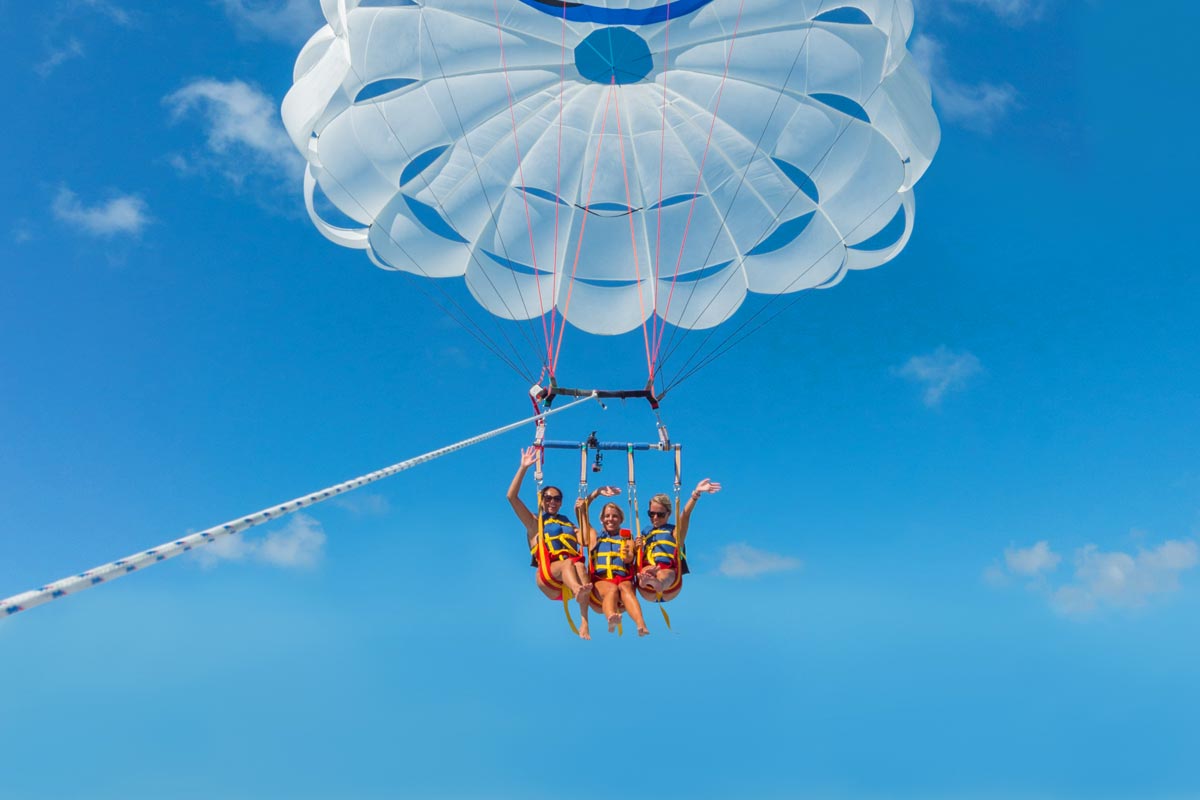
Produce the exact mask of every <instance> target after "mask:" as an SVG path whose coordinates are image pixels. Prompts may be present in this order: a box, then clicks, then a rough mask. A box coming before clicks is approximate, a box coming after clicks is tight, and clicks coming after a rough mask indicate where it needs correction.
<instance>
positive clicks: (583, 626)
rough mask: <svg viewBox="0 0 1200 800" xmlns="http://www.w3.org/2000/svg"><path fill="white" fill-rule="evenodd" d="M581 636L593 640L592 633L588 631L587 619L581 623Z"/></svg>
mask: <svg viewBox="0 0 1200 800" xmlns="http://www.w3.org/2000/svg"><path fill="white" fill-rule="evenodd" d="M579 638H580V639H584V640H586V641H589V642H590V641H591V640H592V634H591V633H589V632H588V623H587V620H586V619H585V620H583V621H582V622H580V623H579Z"/></svg>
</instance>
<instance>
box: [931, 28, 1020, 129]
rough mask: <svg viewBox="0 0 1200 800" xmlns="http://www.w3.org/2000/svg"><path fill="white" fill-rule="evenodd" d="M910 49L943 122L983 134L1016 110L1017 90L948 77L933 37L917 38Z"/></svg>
mask: <svg viewBox="0 0 1200 800" xmlns="http://www.w3.org/2000/svg"><path fill="white" fill-rule="evenodd" d="M911 50H912V54H913V58H915V59H916V60H917V63H918V64H919V65H920V67H921V70H922V71H923V72H924V73H925V75H926V77H928V78H929V83H930V86H931V87H932V88H933V96H934V98H935V99H936V100H937V104H938V109H939V110H940V111H941V112H942V118H943V119H945V120H946V121H948V122H954V123H957V124H959V125H961V126H962V127H964V128H966V129H968V130H973V131H976V132H977V133H985V134H987V133H991V132H992V130H993V129H994V128H995V127H996V125H997V123H999V122H1000V120H1002V119H1003V118H1004V117H1006V116H1008V115H1009V113H1010V112H1012V111H1013V110H1014V109H1015V108H1017V106H1018V95H1017V90H1016V89H1014V88H1013V87H1012V85H1010V84H1008V83H986V82H984V83H975V84H969V83H963V82H961V81H958V80H955V79H954V78H953V77H951V75H950V70H949V67H948V66H947V64H946V58H945V54H944V48H943V46H942V43H941V42H939V41H938V40H936V39H934V38H933V37H931V36H927V35H924V34H922V35H919V36H917V37H916V38H915V39H914V40H913V43H912V48H911Z"/></svg>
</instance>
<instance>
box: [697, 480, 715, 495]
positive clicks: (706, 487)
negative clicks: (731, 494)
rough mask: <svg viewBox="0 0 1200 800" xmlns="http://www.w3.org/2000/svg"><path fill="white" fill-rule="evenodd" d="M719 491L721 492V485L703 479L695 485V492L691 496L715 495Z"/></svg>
mask: <svg viewBox="0 0 1200 800" xmlns="http://www.w3.org/2000/svg"><path fill="white" fill-rule="evenodd" d="M719 491H721V484H719V483H717V482H716V481H712V480H709V479H708V478H705V479H704V480H702V481H700V482H699V483H697V484H696V490H695V491H694V492H692V494H702V493H706V494H716V493H717V492H719Z"/></svg>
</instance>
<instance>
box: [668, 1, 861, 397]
mask: <svg viewBox="0 0 1200 800" xmlns="http://www.w3.org/2000/svg"><path fill="white" fill-rule="evenodd" d="M824 5H825V0H821V2H820V3H819V4H818V5H817V10H816V11H815V12H813V16H814V17H816V16H820V14H821V8H822V7H823V6H824ZM811 34H812V26H811V25H810V26H808V27H807V28H806V29H805V30H804V38H803V39H802V40H801V42H800V46H799V47H798V48H796V57H795V58H793V59H792V64H791V66H790V67H788V72H787V76H786V77H785V78H784V79H783V84H782V85H783V86H787V85H788V84H789V83H790V82H791V80H792V73H793V72H795V70H796V65H797V64H799V63H800V56H802V55H803V54H804V51H805V48H806V47H808V40H809V37H810V36H811ZM782 101H783V92H780V93H779V94H777V95H776V96H775V104H774V105H773V106H772V107H771V113H770V114H769V115H767V124H766V125H763V127H762V130H761V131H760V132H759V134H758V139H757V141H755V143H754V150H753V151H752V152H751V154H750V159H749V160H748V161H747V162H746V168H745V169H743V170H742V174H741V176H739V178H738V185H737V187H736V188H735V189H734V192H733V196H732V197H731V198H730V200H729V204H728V205H727V206H725V212H724V213H723V214H722V215H721V218H722V219H724V218H725V217H727V216H729V212H730V211H731V210H732V209H733V204H734V203H735V202H737V198H738V195H739V194H740V193H741V190H742V186H743V185H745V182H746V175H747V174H749V172H750V166H751V165H752V164H753V163H754V157H755V156H756V155H758V152H759V150H761V149H762V141H763V138H764V137H765V136H766V135H767V130H768V129H769V128H770V127H771V121H772V120H773V119H775V112H776V111H778V110H779V104H780V103H781V102H782ZM843 132H844V129H843ZM840 135H841V134H840V133H839V137H838V138H840ZM836 143H837V139H836V138H835V139H834V144H836ZM832 147H833V145H832V144H831V145H830V147H829V148H828V149H826V151H825V152H824V153H823V154H822V155H821V157H820V158H819V159H818V160H817V163H818V165H819V164H820V163H821V162H822V161H823V160H824V159H825V157H826V156H827V155H828V154H829V152H830V150H831V149H832ZM798 191H799V189H796V190H793V192H792V194H791V197H789V198H788V202H787V203H784V204H782V205H781V206H780V208H787V205H788V203H790V202H791V200H792V198H793V197H795V196H796V193H797V192H798ZM781 213H782V212H781ZM778 219H779V215H778V214H776V216H775V220H772V221H771V223H770V224H769V225H768V226H767V228H766V230H768V231H769V230H770V229H771V226H772V225H774V224H775V221H776V220H778ZM719 240H720V231H717V232H715V233H714V234H713V240H712V243H711V244H709V246H708V253H707V254H705V256H704V262H703V263H705V264H707V263H708V259H709V258H711V257H712V254H713V251H714V250H715V249H716V247H717V242H718V241H719ZM736 274H737V273H736V272H735V271H730V273H729V275H728V276H727V277H726V278H725V281H724V283H722V284H721V287H720V289H718V290H717V292H715V293H714V294H713V296H712V298H710V299H709V301H708V303H707V304H705V306H704V308H702V309H701V310H700V314H701V315H703V314H704V312H705V311H707V310H708V309H709V308H710V307H711V306H712V304H713V303H714V302H715V301H716V299H717V297H719V296H720V295H721V291H722V290H724V288H725V287H726V286H728V285H729V282H730V281H731V280H732V279H733V276H734V275H736ZM696 287H697V284H693V285H692V288H691V291H690V292H688V298H687V300H686V301H685V302H684V304H683V311H681V312H680V314H681V315H682V314H686V313H687V309H688V307H689V306H690V305H691V304H692V298H693V297H695V295H696ZM663 327H664V328H665V327H666V321H665V320H664V321H663ZM676 335H678V336H679V342H678V344H676V343H675V337H676ZM686 336H687V333H686V332H683V333H680V332H679V331H678V330H676V331H673V332H672V335H671V338H670V339H669V340H668V341H667V354H666V355H665V356H663V359H662V360H663V361H664V362H665V361H666V360H667V359H669V358H670V357H671V356H672V355H673V354H674V353H675V351H676V350H677V349H678V347H679V346H681V345H682V344H683V339H684V338H686ZM711 336H712V331H709V335H708V336H706V337H705V339H704V340H703V341H701V343H700V346H699V347H698V348H697V351H699V350H700V349H702V348H703V347H704V345H705V343H706V342H707V341H708V339H709V338H711ZM689 360H690V359H689ZM685 367H686V364H685ZM680 371H681V372H682V369H681V370H680ZM676 374H678V373H676ZM671 385H675V384H671ZM665 391H666V390H665V389H664V393H665Z"/></svg>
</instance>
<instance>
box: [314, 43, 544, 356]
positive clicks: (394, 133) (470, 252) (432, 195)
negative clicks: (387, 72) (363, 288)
mask: <svg viewBox="0 0 1200 800" xmlns="http://www.w3.org/2000/svg"><path fill="white" fill-rule="evenodd" d="M425 32H426V36H427V37H428V39H429V46H430V49H431V51H432V52H433V55H434V58H435V59H437V62H438V69H439V70H441V73H442V75H443V76H444V75H445V69H444V68H443V67H442V62H441V58H440V56H439V54H438V49H437V44H436V42H435V41H434V39H433V35H432V34H430V33H429V31H428V28H426V31H425ZM348 65H349V67H350V70H351V72H353V73H354V76H355V77H356V78H358V80H359V81H360V82H362V83H366V81H365V80H364V79H363V76H362V75H361V74H360V73H359V72H358V70H356V69H355V68H354V65H353V63H352V62H348ZM445 89H446V96H447V97H448V98H449V99H450V106H451V107H452V108H453V109H454V113H455V117H456V118H457V119H458V124H459V128H460V129H463V130H465V128H464V127H463V124H462V117H461V115H459V113H458V104H457V103H456V102H455V101H454V95H453V94H452V93H451V91H450V84H449V82H446V83H445ZM373 105H374V104H373ZM375 109H376V113H377V114H378V115H379V118H380V119H381V120H382V121H383V124H384V125H385V126H386V127H387V129H388V130H389V131H390V132H391V134H392V136H393V137H395V140H396V143H397V144H398V145H399V146H400V150H401V152H403V153H404V155H405V157H406V158H410V159H411V155H410V154H409V152H408V149H407V148H406V147H404V144H403V140H402V138H401V137H400V135H399V133H398V132H397V131H396V129H395V127H393V126H392V123H391V121H390V120H389V119H388V118H387V115H386V114H385V113H384V112H383V109H382V108H380V107H379V106H375ZM463 142H464V145H465V147H466V149H467V152H468V153H469V154H470V156H471V162H472V166H473V167H474V169H475V175H476V177H477V178H478V179H479V185H480V189H482V191H483V197H484V200H485V202H486V203H487V206H488V212H489V214H490V215H491V216H492V218H493V219H495V217H496V211H495V207H494V206H493V205H492V201H491V197H489V196H488V193H487V187H486V185H485V184H484V181H483V177H482V176H481V175H480V173H479V165H478V162H477V161H476V159H475V153H474V151H472V149H471V145H470V142H469V141H468V140H467V139H466V138H465V137H464V139H463ZM325 174H327V175H329V177H331V178H332V179H333V180H334V182H335V183H337V184H338V186H339V187H340V188H341V189H342V191H343V192H344V193H345V194H346V196H347V197H349V198H350V199H351V200H352V201H353V202H354V204H355V205H357V206H358V207H359V208H360V209H362V212H363V214H364V215H365V216H367V217H368V218H370V219H371V220H372V222H374V221H375V218H374V216H373V215H372V214H371V213H370V212H369V211H368V210H367V209H366V207H365V206H364V205H363V203H362V202H360V201H359V200H358V199H357V198H355V197H354V195H353V194H351V193H350V192H349V191H347V189H346V186H345V185H344V184H343V183H342V182H341V181H340V180H338V178H337V176H336V175H333V174H332V173H330V172H328V170H327V169H326V172H325ZM420 179H421V181H422V182H423V183H424V184H425V189H426V190H427V191H428V192H429V196H430V198H431V199H432V200H433V202H434V205H435V206H436V207H437V208H438V210H439V211H441V212H442V214H443V215H445V216H448V215H447V213H446V207H445V205H444V204H443V203H442V201H441V199H440V198H438V196H437V193H436V192H434V190H433V186H431V185H430V183H429V180H428V178H426V177H425V176H424V174H422V175H420ZM385 234H386V235H387V237H388V239H389V240H391V242H392V244H394V245H396V247H397V248H398V249H399V250H400V251H401V252H402V253H403V254H404V256H405V257H406V258H407V259H408V260H409V261H411V262H412V263H413V264H414V265H415V266H416V267H417V269H419V270H421V274H422V275H424V276H425V277H426V278H428V277H430V276H429V274H428V273H427V272H426V271H425V270H424V269H423V268H422V267H421V265H420V264H419V263H418V262H417V260H416V259H414V258H413V257H412V256H411V255H409V253H408V251H407V249H406V248H405V247H404V246H403V245H401V244H400V243H399V242H398V241H396V239H395V237H394V236H392V233H391V231H386V232H385ZM496 235H497V237H498V239H499V242H500V247H501V250H502V251H503V252H504V254H505V257H506V258H507V257H508V247H507V244H506V243H505V241H504V238H503V237H502V236H501V235H500V233H499V230H498V229H497V232H496ZM367 252H368V254H370V252H371V251H370V250H368V251H367ZM467 255H468V256H469V257H470V259H471V261H473V262H474V263H475V265H476V266H477V267H479V271H480V273H481V274H482V275H483V276H484V279H485V280H486V281H487V282H488V284H489V285H490V286H491V287H492V292H493V293H494V294H495V295H496V297H497V298H499V299H500V302H501V303H502V304H503V305H504V308H505V311H507V312H508V315H509V317H512V318H513V319H514V320H515V319H516V317H517V315H516V314H514V313H513V312H512V309H511V308H509V306H508V302H507V301H506V300H504V298H503V296H502V295H501V294H500V291H499V290H498V289H497V288H496V284H495V282H493V281H492V279H491V276H490V275H489V274H488V272H487V270H485V269H484V268H483V265H482V264H481V263H480V262H479V257H478V256H477V255H476V254H475V251H474V249H473V248H471V247H470V246H467ZM372 260H374V259H372ZM376 263H378V262H376ZM379 266H385V265H383V264H379ZM392 269H395V268H394V267H393V268H392ZM397 271H403V270H397ZM464 282H465V283H466V285H467V287H468V288H469V289H471V291H473V292H474V291H475V288H474V287H473V286H472V285H471V281H470V280H469V279H467V278H466V277H465V276H464ZM513 282H514V284H515V283H516V276H515V275H514V276H513ZM439 291H441V293H442V294H443V295H444V296H445V297H446V298H447V299H449V300H451V302H454V305H455V306H456V307H458V308H459V310H460V312H461V313H462V314H463V315H464V316H466V317H467V318H468V319H471V317H470V315H469V314H468V313H467V312H466V311H465V310H463V309H462V307H461V306H460V305H459V304H458V303H457V302H456V301H453V300H452V298H450V295H449V293H447V292H446V290H445V289H440V288H439ZM422 293H424V294H426V296H429V295H428V293H426V292H424V290H423V289H422ZM519 296H520V293H518V297H519ZM521 302H522V307H524V300H522V301H521ZM439 307H440V306H439ZM524 311H525V316H526V317H529V316H531V315H530V314H529V309H527V308H525V309H524ZM488 316H489V317H491V316H492V315H490V314H489V315H488ZM472 322H473V324H475V325H476V327H479V325H478V323H474V320H472ZM492 323H493V325H495V327H496V330H497V331H498V332H499V333H500V334H501V336H503V338H504V339H505V341H506V342H507V343H508V346H509V347H510V348H511V349H512V351H513V353H514V354H516V359H517V360H518V361H520V360H521V356H520V353H519V351H518V350H517V348H516V347H515V346H514V345H513V343H512V341H511V340H510V339H509V337H508V334H507V333H505V332H504V329H503V328H502V327H501V326H500V323H499V321H498V320H497V319H495V317H492ZM460 324H461V323H460ZM517 329H518V330H520V331H521V333H522V334H523V335H524V337H525V340H526V342H528V344H529V346H530V348H531V349H532V350H533V351H534V352H537V351H538V349H539V348H538V347H537V345H535V344H534V342H533V338H532V337H531V336H530V334H529V331H528V330H527V329H526V327H523V326H520V325H518V326H517ZM485 335H486V334H485ZM489 338H490V337H489ZM527 373H528V370H526V372H525V373H521V374H522V376H523V377H525V376H527Z"/></svg>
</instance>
